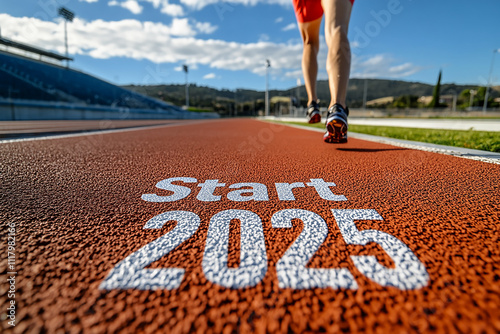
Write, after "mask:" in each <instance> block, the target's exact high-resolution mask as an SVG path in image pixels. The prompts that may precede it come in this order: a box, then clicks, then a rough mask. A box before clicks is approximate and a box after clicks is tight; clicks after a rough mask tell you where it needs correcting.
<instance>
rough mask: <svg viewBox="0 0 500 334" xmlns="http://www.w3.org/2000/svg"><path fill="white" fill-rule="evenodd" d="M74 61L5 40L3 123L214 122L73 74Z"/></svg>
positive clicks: (1, 51)
mask: <svg viewBox="0 0 500 334" xmlns="http://www.w3.org/2000/svg"><path fill="white" fill-rule="evenodd" d="M71 60H73V59H72V58H69V57H66V56H63V55H60V54H57V53H54V52H50V51H46V50H43V49H40V48H37V47H34V46H31V45H26V44H23V43H19V42H15V41H12V40H10V39H7V38H3V37H1V36H0V120H22V119H32V120H33V119H102V118H107V119H125V118H130V119H185V118H212V117H216V116H217V115H216V114H214V113H194V112H189V111H186V110H183V109H182V108H179V107H177V106H174V105H172V104H169V103H166V102H163V101H160V100H156V99H153V98H150V97H147V96H144V95H141V94H139V93H136V92H132V91H130V90H127V89H124V88H122V87H118V86H116V85H113V84H111V83H109V82H106V81H104V80H101V79H98V78H96V77H94V76H92V75H89V74H86V73H83V72H80V71H77V70H74V69H70V68H69V67H68V66H64V65H63V63H62V62H63V61H71Z"/></svg>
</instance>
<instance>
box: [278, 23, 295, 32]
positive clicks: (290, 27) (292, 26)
mask: <svg viewBox="0 0 500 334" xmlns="http://www.w3.org/2000/svg"><path fill="white" fill-rule="evenodd" d="M296 28H297V25H296V24H295V23H290V24H289V25H287V26H286V27H283V29H281V30H282V31H288V30H294V29H296Z"/></svg>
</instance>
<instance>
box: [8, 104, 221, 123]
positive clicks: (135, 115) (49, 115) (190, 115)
mask: <svg viewBox="0 0 500 334" xmlns="http://www.w3.org/2000/svg"><path fill="white" fill-rule="evenodd" d="M218 117H219V115H218V114H217V113H196V112H190V111H184V110H181V109H179V110H177V108H176V109H174V108H172V110H162V111H157V110H143V109H128V108H112V107H106V106H85V105H75V104H68V103H57V102H44V101H36V102H35V101H21V100H0V121H19V120H99V119H200V118H218Z"/></svg>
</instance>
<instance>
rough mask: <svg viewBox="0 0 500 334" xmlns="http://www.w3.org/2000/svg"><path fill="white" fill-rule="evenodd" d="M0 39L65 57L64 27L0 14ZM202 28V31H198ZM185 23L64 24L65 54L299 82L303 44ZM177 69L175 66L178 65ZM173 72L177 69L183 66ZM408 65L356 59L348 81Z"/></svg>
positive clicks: (410, 68) (397, 72) (407, 69)
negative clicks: (226, 35)
mask: <svg viewBox="0 0 500 334" xmlns="http://www.w3.org/2000/svg"><path fill="white" fill-rule="evenodd" d="M0 22H2V35H3V36H5V37H6V38H10V39H13V40H16V41H19V42H24V43H28V44H31V45H35V46H39V47H41V48H44V49H50V50H55V51H56V52H59V53H61V54H63V53H64V50H65V49H64V23H63V22H62V20H57V21H56V22H50V21H41V20H39V19H37V18H28V17H21V18H17V17H12V16H10V15H8V14H1V13H0ZM200 27H204V28H200ZM207 27H208V26H205V25H202V26H200V25H198V24H197V23H196V22H194V23H193V22H191V21H189V19H187V18H182V19H181V18H174V19H173V20H172V23H171V24H170V25H165V24H163V23H156V22H140V21H138V20H133V19H128V20H121V21H109V22H107V21H103V20H95V21H89V22H87V21H85V20H82V19H80V18H78V17H77V18H75V20H74V21H73V22H72V23H71V24H68V36H69V52H70V54H73V55H74V54H79V55H86V56H90V57H93V58H99V59H110V58H114V57H125V58H130V59H136V60H142V59H147V60H149V61H151V62H154V63H157V64H160V63H171V64H176V65H178V64H187V65H189V69H190V70H194V69H196V68H197V66H198V65H205V66H209V67H211V68H213V69H224V70H235V71H236V70H243V71H249V72H252V73H256V74H258V75H265V72H266V70H265V59H270V60H271V65H272V67H271V75H273V76H277V77H281V78H283V77H293V78H297V77H301V73H300V69H301V61H302V43H301V42H300V41H296V42H289V43H273V42H269V41H259V42H256V43H246V44H245V43H238V42H228V41H224V40H216V39H198V38H196V34H197V33H201V31H200V30H203V29H205V30H210V29H208V28H207ZM326 54H327V48H326V46H322V47H321V48H320V53H319V59H318V62H319V64H320V68H321V70H320V73H319V75H318V78H321V79H323V78H325V77H326V76H325V75H326V74H325V73H326V72H325V70H324V64H325V63H326ZM178 67H179V66H178ZM175 70H181V71H182V66H180V67H179V68H176V69H175ZM419 70H420V68H419V67H417V66H415V65H413V64H411V63H401V62H398V61H396V60H394V59H393V58H391V57H390V56H388V55H374V56H363V57H360V56H356V55H353V60H352V71H351V73H352V76H353V77H394V78H396V77H397V78H400V77H405V76H408V75H411V74H413V73H416V72H417V71H419Z"/></svg>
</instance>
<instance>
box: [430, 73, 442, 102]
mask: <svg viewBox="0 0 500 334" xmlns="http://www.w3.org/2000/svg"><path fill="white" fill-rule="evenodd" d="M440 91H441V70H439V76H438V81H437V84H436V86H434V91H433V92H432V101H431V103H429V108H433V109H434V108H439V107H440V106H441V105H440V103H439V98H440Z"/></svg>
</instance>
